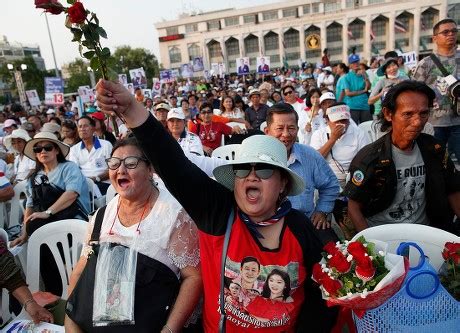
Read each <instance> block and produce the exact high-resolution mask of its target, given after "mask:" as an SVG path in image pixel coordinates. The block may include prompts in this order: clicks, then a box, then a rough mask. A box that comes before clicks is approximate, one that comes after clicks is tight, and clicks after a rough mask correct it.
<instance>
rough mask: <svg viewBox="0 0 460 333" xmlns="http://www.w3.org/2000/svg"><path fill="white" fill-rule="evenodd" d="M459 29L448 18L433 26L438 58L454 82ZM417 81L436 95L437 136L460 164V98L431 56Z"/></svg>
mask: <svg viewBox="0 0 460 333" xmlns="http://www.w3.org/2000/svg"><path fill="white" fill-rule="evenodd" d="M457 36H458V28H457V23H456V21H455V20H452V19H444V20H441V21H439V22H438V23H436V24H435V25H434V26H433V42H434V43H435V44H436V52H434V54H433V55H432V56H436V57H437V58H438V59H439V61H440V62H441V64H442V65H443V66H444V68H445V69H446V71H447V73H449V74H451V79H452V82H455V81H457V83H458V80H459V79H460V51H459V50H458V49H457ZM414 80H417V81H421V82H425V83H426V84H428V85H429V86H430V88H431V89H433V90H434V92H435V93H436V99H435V102H434V105H433V113H432V114H431V116H430V119H429V122H430V123H431V124H432V125H433V126H434V136H435V137H436V138H437V139H439V140H441V141H442V142H443V143H444V144H446V145H447V146H448V151H449V154H451V155H455V157H456V158H457V161H458V162H457V163H459V164H460V98H458V96H457V98H456V99H455V98H453V97H452V96H451V95H450V93H449V88H448V87H449V86H450V85H452V82H451V83H447V81H446V79H445V77H444V74H443V73H442V72H441V70H440V69H439V68H438V66H437V65H436V64H435V63H434V61H433V59H432V58H431V56H428V57H425V58H423V59H422V60H421V61H420V62H419V63H418V65H417V67H416V69H415V73H414Z"/></svg>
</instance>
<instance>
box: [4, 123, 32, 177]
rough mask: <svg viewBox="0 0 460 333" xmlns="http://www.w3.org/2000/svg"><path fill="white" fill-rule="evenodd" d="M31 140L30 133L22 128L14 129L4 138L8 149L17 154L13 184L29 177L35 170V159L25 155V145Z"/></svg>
mask: <svg viewBox="0 0 460 333" xmlns="http://www.w3.org/2000/svg"><path fill="white" fill-rule="evenodd" d="M29 140H30V136H29V134H27V131H26V130H23V129H22V128H19V129H16V130H14V131H13V132H12V133H11V135H8V136H7V137H6V138H5V139H4V140H3V143H4V145H5V147H6V148H7V149H8V151H13V152H14V153H15V154H16V156H15V158H14V163H13V177H12V178H11V180H10V181H11V184H13V185H14V184H15V183H17V182H20V181H21V180H24V179H27V178H28V177H29V176H30V175H31V174H32V172H33V171H34V170H35V161H33V160H31V159H30V158H28V157H27V156H25V155H24V147H25V146H26V144H27V142H28V141H29Z"/></svg>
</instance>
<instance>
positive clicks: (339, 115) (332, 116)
mask: <svg viewBox="0 0 460 333" xmlns="http://www.w3.org/2000/svg"><path fill="white" fill-rule="evenodd" d="M326 115H327V117H328V118H329V120H330V121H332V122H336V121H339V120H343V119H350V108H349V107H348V105H334V106H331V107H330V108H328V109H327V110H326Z"/></svg>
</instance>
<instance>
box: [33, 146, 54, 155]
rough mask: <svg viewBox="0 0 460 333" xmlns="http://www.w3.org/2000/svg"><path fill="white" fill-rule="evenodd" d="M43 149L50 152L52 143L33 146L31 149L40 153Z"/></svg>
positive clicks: (52, 147)
mask: <svg viewBox="0 0 460 333" xmlns="http://www.w3.org/2000/svg"><path fill="white" fill-rule="evenodd" d="M43 149H44V150H45V151H48V152H50V151H52V150H53V149H54V146H53V145H52V144H47V145H44V146H35V147H33V148H32V150H33V152H34V153H35V154H39V153H41V152H42V151H43Z"/></svg>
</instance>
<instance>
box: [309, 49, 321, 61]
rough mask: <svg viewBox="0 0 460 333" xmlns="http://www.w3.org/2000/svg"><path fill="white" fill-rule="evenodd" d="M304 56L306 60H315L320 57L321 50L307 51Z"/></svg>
mask: <svg viewBox="0 0 460 333" xmlns="http://www.w3.org/2000/svg"><path fill="white" fill-rule="evenodd" d="M306 55H307V56H306V58H307V59H317V58H320V57H321V50H319V49H318V50H307V51H306Z"/></svg>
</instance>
